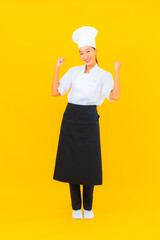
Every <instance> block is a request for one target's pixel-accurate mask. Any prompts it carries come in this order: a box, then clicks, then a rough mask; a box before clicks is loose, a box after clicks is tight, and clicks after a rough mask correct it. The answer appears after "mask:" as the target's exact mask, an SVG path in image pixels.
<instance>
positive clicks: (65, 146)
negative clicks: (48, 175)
mask: <svg viewBox="0 0 160 240" xmlns="http://www.w3.org/2000/svg"><path fill="white" fill-rule="evenodd" d="M99 117H100V116H99V114H98V113H97V106H96V105H79V104H73V103H69V102H68V104H67V106H66V109H65V112H64V114H63V119H62V123H61V129H60V135H59V142H58V148H57V156H56V163H55V169H54V174H53V179H55V180H58V181H61V182H68V183H74V184H82V185H90V184H92V185H101V184H102V161H101V145H100V128H99Z"/></svg>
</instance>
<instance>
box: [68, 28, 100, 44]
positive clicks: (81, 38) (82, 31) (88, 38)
mask: <svg viewBox="0 0 160 240" xmlns="http://www.w3.org/2000/svg"><path fill="white" fill-rule="evenodd" d="M97 34H98V30H97V29H95V28H93V27H89V26H84V27H80V28H78V29H76V30H75V31H74V32H73V35H72V40H73V42H75V43H77V44H78V48H80V47H83V46H91V47H94V48H96V43H95V37H96V36H97Z"/></svg>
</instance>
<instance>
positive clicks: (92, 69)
mask: <svg viewBox="0 0 160 240" xmlns="http://www.w3.org/2000/svg"><path fill="white" fill-rule="evenodd" d="M97 68H98V64H97V63H96V65H95V66H94V67H92V68H91V69H90V70H89V73H85V72H84V71H85V69H86V64H84V65H83V73H85V74H90V73H93V72H95V70H96V69H97Z"/></svg>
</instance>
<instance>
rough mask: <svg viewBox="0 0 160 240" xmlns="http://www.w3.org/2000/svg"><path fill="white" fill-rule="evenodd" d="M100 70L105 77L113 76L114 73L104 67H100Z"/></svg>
mask: <svg viewBox="0 0 160 240" xmlns="http://www.w3.org/2000/svg"><path fill="white" fill-rule="evenodd" d="M99 71H100V72H101V74H102V77H103V78H104V79H105V78H112V73H110V72H108V71H106V70H104V69H102V68H100V67H99Z"/></svg>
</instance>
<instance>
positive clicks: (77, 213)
mask: <svg viewBox="0 0 160 240" xmlns="http://www.w3.org/2000/svg"><path fill="white" fill-rule="evenodd" d="M72 218H75V219H81V218H83V215H82V211H81V209H78V210H73V213H72Z"/></svg>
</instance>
